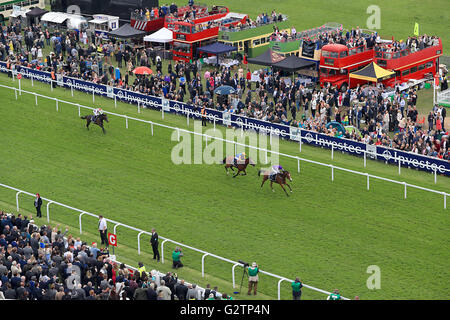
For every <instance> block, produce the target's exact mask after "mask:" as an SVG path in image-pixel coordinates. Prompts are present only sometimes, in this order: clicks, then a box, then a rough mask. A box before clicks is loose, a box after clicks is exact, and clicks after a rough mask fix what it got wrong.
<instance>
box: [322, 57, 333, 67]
mask: <svg viewBox="0 0 450 320" xmlns="http://www.w3.org/2000/svg"><path fill="white" fill-rule="evenodd" d="M324 63H325V64H329V65H331V66H333V65H334V59H330V58H325V59H324Z"/></svg>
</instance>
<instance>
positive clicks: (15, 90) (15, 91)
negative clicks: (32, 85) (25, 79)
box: [14, 88, 17, 100]
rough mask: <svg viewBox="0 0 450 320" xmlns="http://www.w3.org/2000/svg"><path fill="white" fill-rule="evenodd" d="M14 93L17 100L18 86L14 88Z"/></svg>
mask: <svg viewBox="0 0 450 320" xmlns="http://www.w3.org/2000/svg"><path fill="white" fill-rule="evenodd" d="M14 93H15V95H16V100H17V89H16V88H14Z"/></svg>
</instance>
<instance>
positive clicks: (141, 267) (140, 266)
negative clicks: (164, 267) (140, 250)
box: [138, 262, 146, 278]
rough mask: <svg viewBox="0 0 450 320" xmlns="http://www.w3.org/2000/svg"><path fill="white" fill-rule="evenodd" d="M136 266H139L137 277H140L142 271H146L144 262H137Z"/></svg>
mask: <svg viewBox="0 0 450 320" xmlns="http://www.w3.org/2000/svg"><path fill="white" fill-rule="evenodd" d="M138 266H139V268H138V272H139V277H140V278H142V275H143V274H144V273H146V271H145V266H144V264H143V263H142V262H139V263H138Z"/></svg>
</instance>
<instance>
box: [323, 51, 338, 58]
mask: <svg viewBox="0 0 450 320" xmlns="http://www.w3.org/2000/svg"><path fill="white" fill-rule="evenodd" d="M322 56H324V57H329V58H338V57H339V53H338V52H331V51H322Z"/></svg>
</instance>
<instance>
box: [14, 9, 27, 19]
mask: <svg viewBox="0 0 450 320" xmlns="http://www.w3.org/2000/svg"><path fill="white" fill-rule="evenodd" d="M28 11H31V9H22V8H21V10H16V11H13V12H12V13H11V14H10V15H9V16H10V17H12V18H17V17H24V18H25V17H26V13H27V12H28Z"/></svg>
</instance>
